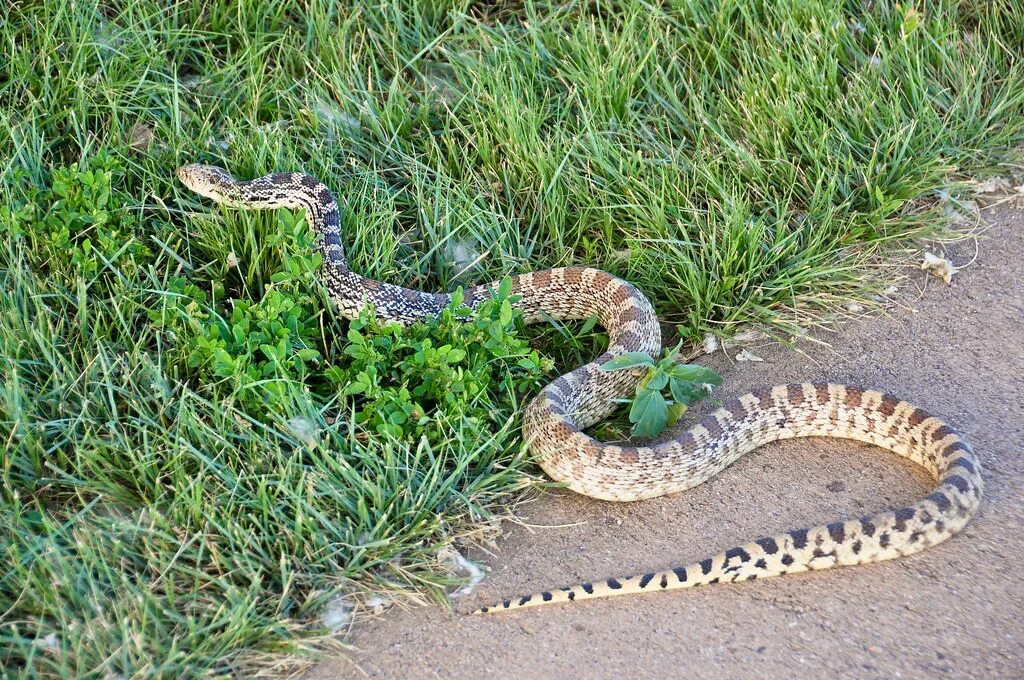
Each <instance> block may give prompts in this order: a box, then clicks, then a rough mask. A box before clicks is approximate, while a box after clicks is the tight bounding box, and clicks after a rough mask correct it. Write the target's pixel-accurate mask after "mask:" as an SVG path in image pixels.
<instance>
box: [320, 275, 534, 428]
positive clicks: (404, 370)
mask: <svg viewBox="0 0 1024 680" xmlns="http://www.w3.org/2000/svg"><path fill="white" fill-rule="evenodd" d="M511 289H512V282H511V279H508V278H505V279H504V280H503V281H502V282H501V284H500V285H499V287H498V289H497V290H493V291H492V294H491V297H490V298H489V299H487V300H485V301H484V302H482V303H481V304H480V305H479V306H478V307H477V308H476V309H475V310H471V309H469V308H468V307H466V306H465V305H464V304H463V295H462V291H461V290H459V291H456V292H455V293H454V294H453V295H452V300H451V302H450V303H449V305H448V306H447V307H446V308H445V309H444V310H443V311H442V312H441V314H440V315H439V316H438V317H437V318H434V319H427V320H424V321H422V322H420V323H417V324H413V325H412V326H411V327H409V328H406V329H403V328H401V327H400V326H398V325H397V324H381V323H380V322H379V321H377V320H376V319H375V318H374V316H373V313H372V311H370V310H365V311H364V312H363V313H362V314H361V315H360V318H359V319H356V320H355V321H353V322H351V324H350V325H349V331H348V345H347V346H346V347H345V348H344V353H345V354H346V355H347V356H348V357H350V359H351V360H350V362H348V364H347V365H346V364H339V365H336V366H333V367H331V368H330V369H328V370H327V371H326V372H325V375H326V377H327V378H328V379H329V380H331V382H333V383H334V384H335V385H337V386H338V388H339V389H340V391H341V393H342V395H343V396H347V397H355V398H356V403H355V407H356V424H357V425H358V426H359V427H360V428H362V429H364V430H368V431H370V432H375V433H377V434H380V435H389V436H393V437H404V438H408V437H416V438H418V437H419V436H421V435H430V434H432V432H435V431H436V430H437V427H438V426H439V425H441V424H444V423H449V422H454V421H461V422H463V423H466V424H469V425H470V426H473V427H480V426H484V425H485V424H486V423H488V422H490V423H494V424H498V423H500V422H501V421H503V420H505V419H506V418H507V417H508V416H509V415H510V413H509V412H508V408H507V407H502V406H501V404H502V402H503V401H504V403H506V404H507V403H515V401H516V399H517V398H519V397H522V396H524V395H529V394H532V393H534V392H535V391H536V390H538V389H539V388H540V386H541V378H542V376H543V375H544V373H545V372H546V371H547V370H549V369H550V368H551V365H552V362H551V361H550V359H547V358H545V357H543V356H542V355H540V354H539V353H538V352H537V350H535V349H533V348H531V347H530V345H529V344H528V343H527V341H526V340H525V339H524V338H523V337H522V336H521V335H520V334H519V331H520V327H521V325H522V319H521V314H520V313H519V312H517V311H515V309H514V308H513V306H512V303H513V302H514V299H513V298H512V296H511ZM500 395H508V396H509V397H511V399H508V398H506V399H504V400H502V399H500V398H499V397H500Z"/></svg>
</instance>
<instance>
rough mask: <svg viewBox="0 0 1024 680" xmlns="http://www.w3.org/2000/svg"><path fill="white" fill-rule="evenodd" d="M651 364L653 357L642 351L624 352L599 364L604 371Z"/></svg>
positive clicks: (652, 363)
mask: <svg viewBox="0 0 1024 680" xmlns="http://www.w3.org/2000/svg"><path fill="white" fill-rule="evenodd" d="M653 365H654V359H652V358H651V357H650V356H649V355H647V354H644V353H643V352H626V353H625V354H620V355H619V356H617V357H615V358H613V359H612V360H611V361H608V362H606V363H604V364H601V369H602V370H604V371H621V370H622V369H624V368H634V367H636V366H653Z"/></svg>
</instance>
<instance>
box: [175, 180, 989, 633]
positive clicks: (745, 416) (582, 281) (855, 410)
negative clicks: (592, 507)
mask: <svg viewBox="0 0 1024 680" xmlns="http://www.w3.org/2000/svg"><path fill="white" fill-rule="evenodd" d="M178 176H179V178H180V179H181V181H182V182H183V183H184V184H185V185H187V186H188V187H190V188H191V189H193V190H194V191H196V192H198V193H199V194H202V195H203V196H207V197H209V198H212V199H214V200H215V201H217V202H219V203H222V204H225V205H230V206H234V207H239V208H252V209H270V208H293V209H302V210H305V211H306V215H307V219H308V220H309V222H310V224H311V225H312V226H313V228H314V229H315V230H316V232H317V234H318V235H319V237H320V240H319V248H320V250H321V252H322V253H323V256H324V269H323V279H324V282H325V284H326V286H327V288H328V290H329V292H330V295H331V298H332V300H333V301H334V303H335V304H336V305H337V306H338V308H339V310H340V312H341V313H342V314H343V315H344V316H345V317H347V318H353V317H355V316H358V314H359V312H360V311H361V310H362V309H364V308H365V307H366V306H367V305H368V304H372V305H373V308H374V309H375V311H376V314H377V315H378V316H380V317H381V318H383V319H387V320H393V321H397V322H399V323H403V324H406V323H411V322H413V321H416V320H419V319H423V318H425V317H429V316H432V315H435V314H437V313H438V312H440V310H441V309H443V308H444V307H445V306H446V305H447V304H448V302H449V299H450V298H449V296H448V295H446V294H435V293H424V292H420V291H416V290H410V289H407V288H401V287H399V286H394V285H391V284H388V283H383V282H380V281H374V280H372V279H367V278H364V277H362V276H359V275H358V274H355V273H353V272H352V271H350V270H349V268H348V263H347V262H346V260H345V251H344V248H343V247H342V244H341V232H340V212H339V209H338V205H337V202H336V201H335V199H334V196H333V195H332V194H331V192H330V191H329V190H328V189H327V187H326V186H324V185H323V184H322V183H321V182H319V181H318V180H316V179H315V178H313V177H310V176H309V175H304V174H301V173H278V174H272V175H267V176H265V177H260V178H258V179H255V180H252V181H247V182H243V181H238V180H236V179H235V178H233V177H232V176H231V175H229V174H228V173H227V172H226V171H224V170H222V169H220V168H216V167H211V166H203V165H186V166H184V167H182V168H181V169H180V170H179V171H178ZM512 280H513V294H514V295H517V296H519V297H520V300H519V302H518V303H517V306H518V307H519V309H520V310H521V311H522V313H523V316H524V319H525V321H526V322H527V323H533V322H537V321H541V320H542V319H544V318H546V317H549V316H550V317H552V318H555V319H559V320H567V319H585V318H588V317H590V316H592V315H597V317H598V319H599V322H600V323H601V325H602V326H603V327H604V328H605V329H606V330H607V331H608V336H609V346H608V351H607V352H605V353H604V354H603V355H602V356H600V357H598V358H597V359H596V360H595V361H593V362H591V363H589V364H586V365H585V366H581V367H579V368H577V369H575V370H574V371H572V372H570V373H567V374H566V375H563V376H562V377H560V378H558V379H557V380H555V381H554V382H552V383H551V384H549V385H547V386H546V387H545V388H544V389H543V390H541V392H540V394H538V395H537V397H536V398H535V399H534V400H533V401H532V402H531V403H530V404H529V405H528V406H527V408H526V411H525V415H524V420H523V433H524V437H525V438H526V441H527V444H528V446H529V447H530V449H531V451H532V453H533V455H534V456H535V457H536V460H537V461H538V463H539V464H540V466H541V467H542V468H543V469H544V471H545V472H546V473H547V474H548V475H550V476H551V478H552V479H554V480H556V481H558V482H564V483H565V484H566V485H567V486H568V487H569V488H570V489H572V490H573V491H576V492H578V493H581V494H585V495H587V496H592V497H594V498H600V499H604V500H609V501H633V500H640V499H644V498H652V497H654V496H660V495H663V494H669V493H675V492H677V491H683V490H685V489H689V488H691V487H694V486H696V485H698V484H700V483H702V482H704V481H706V480H708V479H710V478H711V477H713V476H714V475H716V474H717V473H718V472H720V471H721V470H722V469H724V468H725V467H727V466H728V465H730V464H731V463H732V462H734V461H735V460H736V459H738V458H739V457H740V456H742V455H744V454H745V453H749V452H750V451H753V450H754V449H756V448H758V447H759V446H761V445H763V444H766V443H768V442H771V441H776V440H779V439H789V438H791V437H841V438H845V439H854V440H857V441H863V442H868V443H870V444H875V445H876V446H880V447H882V448H884V449H888V450H890V451H893V452H895V453H897V454H899V455H901V456H904V457H906V458H909V459H910V460H912V461H914V462H915V463H917V464H919V465H921V466H922V467H924V468H925V469H926V470H928V471H929V472H930V473H931V474H932V475H933V476H934V477H935V479H936V481H937V485H936V487H935V490H934V491H933V492H932V493H931V494H930V495H929V496H928V497H927V498H925V499H923V500H921V501H918V502H917V503H915V504H913V505H910V506H908V507H905V508H900V509H898V510H893V511H889V512H882V513H879V514H876V515H871V516H869V517H864V518H861V519H855V520H847V521H839V522H833V523H831V524H827V525H822V526H816V527H813V528H810V529H800V530H795V531H790V532H787V533H783V534H779V535H777V536H772V537H768V538H762V539H759V540H756V541H753V542H752V543H748V544H747V545H744V546H739V547H735V548H731V549H729V550H726V551H725V552H722V553H719V554H718V555H715V556H714V557H710V558H708V559H705V560H703V561H701V562H697V563H695V564H691V565H689V566H685V567H678V568H675V569H671V570H668V571H659V572H651V573H647V574H641V575H637V576H630V577H627V578H613V579H608V580H606V581H600V582H596V583H583V584H579V585H575V586H570V587H565V588H560V589H557V590H551V591H545V592H542V593H538V594H535V595H527V596H524V597H517V598H514V599H509V600H505V601H503V602H501V603H499V604H496V605H492V606H487V607H481V608H480V609H479V610H477V612H478V613H492V612H498V611H506V610H510V609H519V608H522V607H533V606H538V605H543V604H549V603H556V602H567V601H570V600H585V599H590V598H596V597H608V596H613V595H625V594H629V593H637V592H648V591H657V590H673V589H677V588H688V587H690V586H696V585H703V584H708V583H716V582H719V581H744V580H748V579H753V578H763V577H766V576H776V575H779V574H786V573H796V572H802V571H807V570H809V569H825V568H828V567H833V566H839V565H851V564H862V563H865V562H878V561H881V560H887V559H890V558H893V557H897V556H900V555H909V554H911V553H915V552H918V551H920V550H923V549H924V548H927V547H929V546H932V545H935V544H936V543H940V542H942V541H944V540H946V539H947V538H949V537H950V536H952V535H953V534H955V533H956V532H957V531H959V530H960V529H962V528H963V527H964V526H965V525H966V524H967V522H968V521H969V520H970V518H971V517H972V516H973V514H974V512H975V511H976V510H977V508H978V504H979V503H980V500H981V495H982V479H981V468H980V465H979V464H978V460H977V458H976V456H975V454H974V452H973V451H972V450H971V447H970V446H969V445H968V444H967V442H966V441H964V440H963V438H962V437H961V436H960V435H959V434H958V433H957V432H956V431H955V430H954V429H953V428H952V427H950V426H949V425H947V424H945V423H943V422H942V421H941V420H939V419H938V418H935V417H933V416H931V415H929V414H928V413H927V412H925V411H924V410H922V409H919V408H917V407H915V406H913V405H911V404H909V403H907V402H905V401H901V400H900V399H897V398H895V397H893V396H890V395H888V394H883V393H881V392H875V391H871V390H861V389H857V388H854V387H847V386H844V385H829V384H802V385H784V386H780V387H774V388H771V389H767V390H762V391H757V392H753V393H750V394H746V395H744V396H742V397H739V398H736V399H732V400H730V401H729V402H728V403H726V404H725V406H724V407H722V408H720V409H718V410H717V411H715V412H714V413H711V414H709V415H708V416H706V417H705V418H704V419H703V420H701V422H700V423H698V424H696V425H694V426H693V427H691V428H690V429H689V430H687V431H686V432H684V433H683V434H681V435H679V436H678V437H676V438H675V439H673V440H670V441H667V442H664V443H660V444H657V445H654V446H618V445H614V444H605V443H602V442H599V441H597V440H595V439H593V438H592V437H590V436H588V435H587V434H585V433H584V432H583V430H584V429H585V428H587V427H588V426H590V425H593V424H594V423H596V422H598V421H600V420H601V419H603V418H605V417H606V416H607V415H609V414H610V413H611V411H612V410H614V408H615V407H616V401H615V400H617V399H622V398H627V397H630V396H632V395H633V393H634V391H635V388H636V385H637V382H638V380H639V376H638V374H637V373H636V372H631V371H616V372H606V371H603V370H601V368H600V367H601V365H602V364H604V363H606V362H607V361H608V360H610V359H611V358H612V357H613V356H616V355H619V354H622V353H624V352H645V353H648V354H651V355H657V354H659V353H660V352H661V332H660V328H659V325H658V319H657V315H656V314H655V312H654V309H653V307H652V306H651V304H650V302H648V301H647V299H646V298H645V297H644V296H643V295H642V294H641V293H640V291H638V290H637V289H636V288H634V287H633V286H632V285H630V284H629V283H627V282H625V281H622V280H621V279H618V278H616V277H614V276H611V275H610V274H607V273H605V272H602V271H599V270H597V269H589V268H562V269H551V270H547V271H539V272H533V273H529V274H522V275H520V276H516V277H513V279H512ZM494 285H496V284H489V285H487V286H478V287H475V288H470V289H469V290H467V291H466V292H465V302H466V304H468V305H469V306H473V305H474V304H478V303H479V302H480V301H482V300H484V299H486V297H487V296H488V295H489V291H490V290H491V288H492V287H493V286H494Z"/></svg>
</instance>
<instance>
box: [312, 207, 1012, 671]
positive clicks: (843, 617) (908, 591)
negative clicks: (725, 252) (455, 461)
mask: <svg viewBox="0 0 1024 680" xmlns="http://www.w3.org/2000/svg"><path fill="white" fill-rule="evenodd" d="M985 216H986V217H987V218H989V219H990V220H991V221H992V227H991V229H990V230H989V231H988V232H987V233H986V234H985V236H984V240H982V241H981V243H980V255H979V257H978V259H977V261H976V262H975V263H974V264H973V265H972V266H971V267H969V268H967V269H965V270H964V271H962V272H960V273H958V274H957V275H956V276H954V278H953V283H952V285H950V286H946V285H944V284H943V283H941V282H940V281H938V279H934V278H932V279H930V280H929V281H928V283H927V290H926V292H925V293H924V295H923V297H921V298H920V299H916V300H915V299H912V298H908V299H907V301H906V302H907V305H908V306H907V307H903V308H895V309H893V310H892V313H891V317H890V318H874V319H866V320H863V321H858V322H854V323H851V324H847V325H846V327H844V329H843V331H842V333H841V334H839V335H835V336H830V337H828V340H829V341H830V342H832V343H833V347H832V349H831V350H829V349H825V348H820V347H815V346H811V345H804V349H805V351H807V353H808V356H803V355H800V354H798V353H795V352H792V351H787V350H784V349H781V348H777V347H776V348H770V347H766V348H763V349H756V350H755V352H756V353H757V354H759V355H760V356H762V357H763V358H764V359H765V361H764V362H763V363H742V364H731V363H730V362H728V361H724V360H721V359H722V357H721V355H719V360H718V361H717V362H716V365H715V368H717V369H719V370H720V371H721V372H722V374H723V375H724V376H725V377H726V383H725V385H724V386H723V388H722V390H721V392H720V394H721V395H723V396H729V395H734V394H738V393H741V392H743V391H746V390H748V389H750V388H753V387H757V386H764V385H772V384H776V383H784V382H799V381H802V380H831V381H836V382H850V383H852V384H860V385H863V386H868V387H874V388H879V389H884V390H887V391H890V392H893V393H895V394H897V395H900V396H903V397H905V398H907V399H909V400H911V401H913V402H915V403H917V404H919V405H920V406H923V407H925V408H927V409H929V410H931V411H932V412H934V413H935V414H936V415H939V416H941V417H944V418H945V419H947V420H948V421H949V422H951V423H953V424H954V425H956V426H957V427H959V428H960V429H961V430H962V431H963V432H964V433H965V434H966V435H967V437H968V439H969V440H970V441H971V442H972V443H973V444H974V446H975V448H976V450H977V451H978V453H979V455H980V457H981V460H982V463H983V464H984V466H985V470H984V473H985V483H986V498H985V501H984V504H983V506H982V509H981V511H980V512H979V514H978V516H977V517H976V518H975V520H974V522H973V523H972V524H971V525H970V526H969V527H968V529H967V530H966V532H965V533H963V534H961V535H960V536H958V537H955V538H953V539H952V540H951V541H949V542H948V543H946V544H944V545H941V546H938V547H936V548H932V549H931V550H928V551H925V552H924V553H920V554H918V555H915V556H912V557H908V558H904V559H898V560H893V561H891V562H888V563H884V564H877V565H868V566H863V567H856V568H848V569H835V570H831V571H827V572H819V573H811V574H803V575H798V576H786V577H782V578H777V579H770V580H765V581H757V582H749V583H743V584H729V585H721V586H712V587H707V588H698V589H694V590H687V591H679V592H674V593H662V594H652V595H644V596H635V597H625V598H618V599H615V600H600V601H596V602H589V603H580V604H577V605H571V606H560V607H551V608H546V609H540V610H527V611H525V612H520V613H518V614H510V615H506V616H495V617H470V616H460V615H456V614H454V613H452V612H450V611H447V610H445V609H443V608H441V607H430V608H425V609H419V610H416V611H411V612H401V611H395V612H391V613H390V614H388V615H387V616H385V617H384V618H383V620H381V621H379V622H374V623H371V624H367V625H364V626H362V627H360V628H359V629H358V630H357V631H356V633H355V635H354V636H353V638H352V642H353V643H354V644H355V645H356V646H357V647H358V648H359V651H358V652H357V653H356V654H355V660H356V662H357V663H358V664H359V665H360V667H361V668H362V669H363V671H365V672H366V673H367V674H368V675H370V676H373V677H396V678H397V677H402V678H406V677H412V678H420V677H423V678H432V677H438V678H450V677H459V678H468V677H481V676H485V675H487V676H493V677H520V678H534V677H559V678H583V677H586V678H612V677H623V676H625V677H630V678H648V677H649V678H655V677H684V676H685V677H700V678H705V679H707V678H729V679H730V680H736V679H739V678H764V677H793V676H796V677H805V678H816V677H834V676H835V675H836V674H839V677H851V676H856V677H869V678H873V677H885V678H892V677H902V678H925V677H927V678H934V677H950V678H964V677H977V678H996V677H999V678H1022V677H1024V577H1022V576H1021V572H1022V569H1021V566H1020V565H1021V563H1022V562H1024V460H1022V456H1021V449H1022V446H1024V444H1022V442H1024V422H1022V420H1024V418H1022V414H1024V214H1022V213H1013V212H1009V211H1001V210H1000V211H996V212H995V213H994V214H992V213H989V212H987V211H986V213H985ZM952 253H953V260H954V262H956V263H957V264H961V263H964V262H966V261H967V260H969V259H970V258H971V257H972V256H973V254H974V246H973V244H962V245H960V246H958V247H956V248H954V249H952ZM920 280H923V279H919V281H920ZM911 287H912V286H911V285H909V284H907V285H904V289H906V290H908V291H909V290H910V289H911ZM915 297H916V296H915ZM732 354H733V355H735V351H733V352H732ZM927 488H928V479H927V477H926V475H925V474H924V473H922V472H921V471H919V470H918V469H916V468H915V467H914V466H913V465H912V464H910V463H906V462H904V461H902V460H899V459H897V458H895V457H894V456H891V455H888V454H885V453H883V452H881V451H880V450H878V449H873V448H872V447H869V446H866V445H860V444H855V443H848V442H842V441H837V440H805V441H802V442H786V443H778V444H773V445H769V446H766V447H764V448H763V449H761V450H759V451H757V452H755V453H753V454H751V455H749V456H747V457H746V458H745V459H744V460H741V461H740V462H738V463H737V464H736V465H734V466H733V467H731V468H730V469H728V470H726V471H725V472H724V473H722V474H721V475H719V476H718V477H717V478H716V479H714V480H712V481H711V482H709V483H707V484H705V485H703V486H701V487H698V488H697V489H694V490H692V491H689V492H687V493H685V494H679V495H676V496H673V497H668V498H659V499H655V500H651V501H645V502H643V503H634V504H628V505H615V504H609V503H602V502H599V501H593V500H590V499H586V498H582V497H579V496H576V495H573V494H570V493H567V492H559V493H552V494H548V495H545V496H544V497H542V498H541V499H539V500H537V501H535V502H533V503H531V504H529V505H527V506H525V507H524V508H523V509H522V514H523V515H524V519H525V520H526V521H528V522H530V523H532V524H534V525H541V526H547V525H556V526H557V527H558V528H549V529H534V530H528V529H525V528H522V527H517V528H515V529H514V530H512V531H510V532H509V534H508V536H507V537H506V538H504V539H503V540H502V541H501V542H500V549H501V550H500V553H499V554H498V555H497V556H496V557H493V558H489V559H488V560H487V561H488V562H489V563H490V564H491V566H492V567H493V571H492V573H491V574H490V576H489V577H488V578H487V579H486V580H485V581H484V582H483V583H482V584H481V585H480V586H479V587H478V588H477V590H476V592H474V593H473V595H472V596H471V599H472V603H469V602H465V603H460V605H459V607H460V608H466V607H467V606H468V605H469V604H484V603H489V602H491V601H494V600H498V599H503V598H506V597H509V596H513V595H516V594H522V593H527V592H536V591H538V590H543V589H547V588H550V587H556V586H561V585H566V584H568V583H572V582H577V581H580V580H599V579H603V578H607V577H611V576H621V575H626V574H631V573H637V572H645V571H655V570H659V569H664V568H667V567H672V566H676V565H679V564H684V563H689V562H692V561H695V560H699V559H702V558H704V557H708V556H710V555H712V554H714V553H715V552H718V551H719V550H720V549H722V548H726V547H729V546H732V545H739V544H741V543H743V542H746V541H748V540H750V539H753V538H756V537H758V536H762V535H767V534H772V533H777V532H779V531H780V530H786V529H791V528H796V527H800V526H809V525H811V524H813V523H820V522H825V521H830V520H834V519H838V518H839V517H840V516H842V517H850V516H858V515H860V514H863V513H865V512H869V511H876V510H881V509H884V508H890V507H897V506H899V505H900V504H904V503H908V502H911V501H913V500H915V499H917V498H919V497H921V496H922V495H923V494H925V493H926V491H927ZM580 522H584V523H582V524H580ZM358 675H359V674H358V673H357V672H356V671H355V670H354V669H353V667H352V665H351V663H349V662H345V661H338V660H336V661H327V662H325V663H323V664H321V665H320V666H319V667H317V668H316V669H314V670H313V671H312V672H311V673H309V674H308V675H307V676H306V677H307V678H308V680H322V679H325V678H332V677H349V676H351V677H356V676H358Z"/></svg>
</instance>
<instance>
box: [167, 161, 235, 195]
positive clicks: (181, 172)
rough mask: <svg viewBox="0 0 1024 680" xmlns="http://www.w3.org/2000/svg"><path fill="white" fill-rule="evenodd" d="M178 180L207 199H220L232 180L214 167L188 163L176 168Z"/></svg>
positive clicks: (232, 182) (221, 170)
mask: <svg viewBox="0 0 1024 680" xmlns="http://www.w3.org/2000/svg"><path fill="white" fill-rule="evenodd" d="M178 179H179V180H181V183H182V184H184V185H185V186H187V187H188V188H189V189H191V190H192V191H195V192H196V193H198V194H200V195H202V196H207V197H209V198H214V199H217V198H220V197H221V194H223V193H224V192H225V188H226V187H230V186H231V185H232V184H234V178H232V177H231V175H230V174H228V172H227V171H226V170H224V169H223V168H218V167H217V166H214V165H201V164H199V163H188V164H186V165H183V166H181V167H180V168H178Z"/></svg>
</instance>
